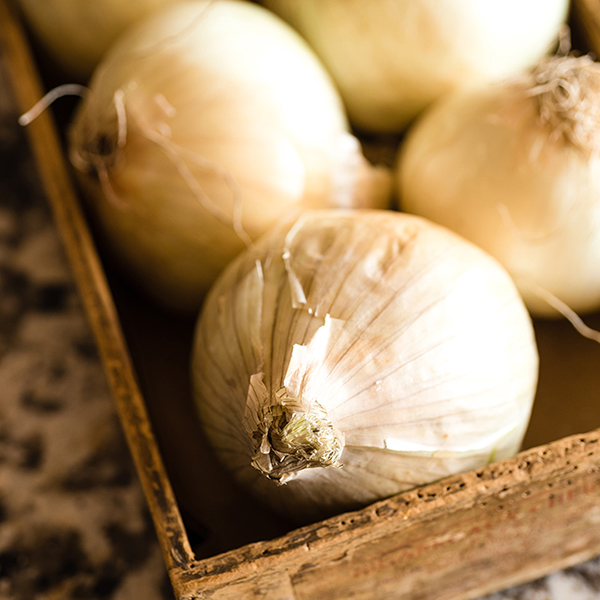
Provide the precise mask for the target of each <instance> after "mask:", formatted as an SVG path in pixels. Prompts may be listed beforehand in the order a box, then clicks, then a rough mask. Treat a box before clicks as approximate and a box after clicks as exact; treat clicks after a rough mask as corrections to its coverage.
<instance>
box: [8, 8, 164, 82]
mask: <svg viewBox="0 0 600 600" xmlns="http://www.w3.org/2000/svg"><path fill="white" fill-rule="evenodd" d="M175 1H176V0H85V1H84V0H18V2H19V4H20V6H21V9H22V12H23V14H24V16H25V18H26V20H27V23H28V24H29V26H30V27H31V29H32V30H33V32H34V33H35V35H36V37H37V38H39V40H40V42H41V43H42V45H43V46H44V48H45V49H47V51H48V52H49V54H50V55H51V56H52V58H53V59H54V61H55V62H56V64H57V65H59V66H60V67H61V68H62V69H63V70H64V72H65V74H67V75H70V76H72V77H76V78H77V79H79V80H80V81H86V80H87V79H88V78H89V76H90V75H91V74H92V71H93V70H94V68H95V67H96V66H97V65H98V63H99V62H100V60H101V59H102V57H103V56H104V54H105V53H106V51H107V50H108V48H109V47H110V45H111V44H112V43H113V42H114V41H115V40H116V39H117V37H118V36H119V35H120V34H121V33H122V32H123V31H125V29H127V27H129V26H131V25H133V24H134V23H135V22H137V21H138V20H140V19H143V18H144V17H146V16H147V15H150V14H151V13H153V12H154V11H156V10H159V9H160V8H162V7H164V6H167V5H168V4H173V3H174V2H175Z"/></svg>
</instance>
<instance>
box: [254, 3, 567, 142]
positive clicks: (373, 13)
mask: <svg viewBox="0 0 600 600" xmlns="http://www.w3.org/2000/svg"><path fill="white" fill-rule="evenodd" d="M263 4H265V5H266V6H267V7H269V8H271V9H272V10H273V11H275V12H276V13H277V14H279V15H281V16H282V17H284V18H285V19H286V20H288V21H289V22H290V23H291V24H293V25H294V26H295V27H296V28H297V29H298V30H299V31H300V32H301V33H302V34H303V35H304V36H305V37H306V39H307V40H308V41H309V42H310V44H311V45H312V46H313V47H314V48H315V50H316V51H317V53H318V54H319V56H320V57H321V59H322V60H323V62H324V63H325V64H326V66H327V67H328V68H329V71H330V72H331V74H332V75H333V77H334V79H335V81H336V83H337V84H338V86H339V89H340V91H341V93H342V96H343V98H344V101H345V103H346V106H347V108H348V112H349V115H350V118H351V120H352V122H353V123H354V124H355V125H356V126H357V127H359V128H364V129H367V130H373V131H398V130H401V129H403V128H404V127H405V126H406V125H407V123H408V122H409V121H410V120H411V119H413V118H414V117H415V116H416V115H417V114H419V113H420V112H421V111H422V110H423V109H424V108H426V107H427V106H428V105H429V104H430V103H431V102H432V101H434V100H435V99H437V98H438V97H440V96H441V95H443V94H444V93H446V92H448V91H449V90H451V89H453V88H456V87H462V86H466V85H468V86H471V85H482V84H484V85H485V84H487V83H488V82H491V81H496V80H498V79H500V78H503V77H505V76H507V75H512V74H515V73H518V72H519V71H521V70H522V69H523V68H526V67H528V66H531V65H532V64H534V63H535V62H536V61H537V60H539V59H540V58H541V57H542V56H543V55H544V54H545V53H546V52H548V50H550V49H551V47H553V46H554V45H555V44H556V42H557V41H558V37H559V29H560V28H561V26H562V25H563V24H564V21H565V19H566V16H567V11H568V7H569V1H568V0H301V1H298V0H263Z"/></svg>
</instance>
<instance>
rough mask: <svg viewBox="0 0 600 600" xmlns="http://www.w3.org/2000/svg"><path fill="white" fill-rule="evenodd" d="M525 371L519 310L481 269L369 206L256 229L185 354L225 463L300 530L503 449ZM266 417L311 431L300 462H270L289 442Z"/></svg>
mask: <svg viewBox="0 0 600 600" xmlns="http://www.w3.org/2000/svg"><path fill="white" fill-rule="evenodd" d="M537 366H538V357H537V349H536V343H535V340H534V336H533V331H532V326H531V322H530V318H529V315H528V313H527V310H526V309H525V307H524V305H523V302H522V300H521V298H520V296H519V294H518V293H517V291H516V289H515V286H514V284H513V282H512V280H511V279H510V277H509V276H508V275H507V273H506V272H505V270H504V269H503V268H502V267H501V266H500V265H499V264H498V263H497V262H496V261H495V260H494V259H492V258H491V257H490V256H489V255H487V254H486V253H484V252H483V251H482V250H480V249H479V248H477V247H476V246H475V245H474V244H471V243H470V242H467V241H466V240H463V239H462V238H460V237H459V236H457V235H456V234H454V233H452V232H450V231H449V230H446V229H444V228H442V227H439V226H437V225H434V224H432V223H430V222H428V221H426V220H424V219H420V218H418V217H414V216H411V215H406V214H402V213H397V212H393V211H377V210H373V211H368V210H362V211H361V210H347V211H343V210H337V211H327V210H325V211H308V212H307V213H304V215H302V216H301V217H300V218H299V219H298V221H297V222H295V223H293V224H291V225H288V226H286V227H283V226H281V227H279V228H276V229H275V230H274V231H272V232H271V233H270V234H267V235H265V237H264V238H263V239H262V241H261V243H260V244H259V245H258V247H257V248H256V250H255V251H248V252H244V253H243V254H242V255H240V256H239V257H238V258H237V259H236V260H235V261H234V262H233V263H232V264H231V265H229V267H228V268H227V269H226V270H225V271H224V273H223V274H222V276H221V277H220V278H219V279H218V280H217V283H216V284H215V286H214V287H213V288H212V289H211V292H210V294H209V295H208V297H207V300H206V302H205V304H204V307H203V309H202V312H201V315H200V318H199V321H198V324H197V328H196V332H195V342H194V349H193V357H192V373H193V382H194V390H195V397H196V403H197V407H198V411H199V415H200V418H201V422H202V424H203V426H204V429H205V431H206V434H207V436H208V439H209V440H210V441H211V442H212V444H213V446H214V448H215V449H216V452H217V454H218V456H219V457H220V459H221V461H222V462H223V463H224V465H225V466H226V467H227V468H228V469H229V470H230V471H231V472H232V473H233V475H234V476H235V477H236V478H237V480H238V481H239V482H240V483H241V484H242V485H244V486H245V487H246V488H248V489H249V490H251V492H252V493H254V494H256V495H257V496H258V497H259V498H261V499H262V500H263V501H265V502H266V503H268V504H269V505H271V506H272V507H273V508H274V509H275V510H278V511H280V512H284V513H287V514H288V515H291V516H292V517H294V518H296V519H298V520H299V521H303V520H308V519H314V518H321V517H324V516H327V515H330V514H332V513H337V512H341V511H343V510H348V509H354V508H357V507H360V506H363V505H365V504H367V503H370V502H373V501H375V500H377V499H381V498H383V497H386V496H390V495H392V494H395V493H397V492H400V491H403V490H406V489H408V488H412V487H414V486H417V485H419V484H423V483H426V482H430V481H432V480H436V479H439V478H442V477H444V476H446V475H449V474H452V473H456V472H460V471H466V470H469V469H473V468H478V467H481V466H483V465H486V464H487V463H488V462H490V461H493V460H495V459H501V458H504V457H507V456H508V455H511V454H513V453H515V452H516V451H517V450H518V449H519V446H520V444H521V442H522V437H523V434H524V432H525V429H526V427H527V424H528V419H529V416H530V410H531V407H532V402H533V398H534V393H535V388H536V382H537ZM282 398H287V406H288V407H289V408H286V409H285V411H284V409H283V408H282V400H281V399H282ZM276 411H284V415H285V418H284V422H286V423H287V422H292V415H293V419H294V421H295V422H296V425H297V430H298V432H299V436H298V437H299V442H305V441H306V440H307V438H308V437H310V436H309V435H308V434H307V429H309V430H312V429H310V427H309V426H308V425H307V423H310V422H311V421H312V422H313V425H314V427H313V429H314V430H315V431H314V435H315V437H316V438H317V441H316V442H315V443H314V444H312V445H309V448H310V449H309V450H307V454H310V453H312V452H314V454H315V458H314V461H312V459H311V461H312V462H314V464H312V462H311V461H308V463H306V461H305V460H304V459H303V456H302V449H301V448H302V444H301V443H300V444H299V447H295V448H293V449H292V448H290V450H289V452H287V453H283V454H281V455H280V456H279V458H277V456H276V453H275V451H274V449H273V448H274V447H275V448H277V447H278V445H279V448H280V449H281V446H280V444H281V443H282V440H284V439H286V438H287V439H288V441H289V439H290V438H291V437H293V436H292V435H290V434H289V432H287V433H282V431H283V430H282V428H281V427H276V426H273V427H271V428H270V429H268V431H267V427H266V425H265V423H266V422H268V421H269V419H270V417H271V416H272V415H273V414H274V413H276ZM263 412H264V416H263V417H261V415H263ZM278 439H279V442H278V441H277V440H278ZM261 448H262V449H261ZM340 450H342V451H341V455H340V453H339V451H340ZM304 458H306V457H304ZM269 461H272V462H271V465H270V466H271V468H269ZM278 461H280V463H281V464H280V465H278ZM252 462H254V463H255V464H256V465H257V467H260V469H259V468H255V467H253V466H252V465H251V463H252ZM328 463H331V464H332V465H333V466H319V465H326V464H328ZM283 464H287V465H288V466H289V471H290V473H289V474H288V475H285V468H283V469H280V466H281V465H283ZM307 465H308V468H303V466H307ZM335 465H337V468H336V466H335ZM282 475H283V476H282ZM278 479H280V480H281V481H283V482H284V484H283V485H281V483H280V482H278V481H277V480H278Z"/></svg>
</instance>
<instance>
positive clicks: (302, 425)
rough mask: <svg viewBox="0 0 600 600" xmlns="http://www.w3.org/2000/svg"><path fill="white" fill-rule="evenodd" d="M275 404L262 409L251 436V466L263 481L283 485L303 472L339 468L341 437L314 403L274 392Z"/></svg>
mask: <svg viewBox="0 0 600 600" xmlns="http://www.w3.org/2000/svg"><path fill="white" fill-rule="evenodd" d="M277 399H278V403H276V404H271V405H269V406H266V407H264V408H263V410H262V416H261V419H260V420H259V423H258V428H257V429H256V431H254V433H253V439H254V442H255V454H254V457H253V459H252V466H253V467H254V468H255V469H257V470H258V471H260V472H261V473H262V474H263V475H265V476H266V477H267V478H269V479H272V480H274V481H277V482H278V483H285V482H286V481H288V480H289V479H291V478H292V477H293V476H294V475H295V474H297V473H298V472H300V471H302V470H303V469H308V468H314V467H340V466H341V463H340V457H341V454H342V450H343V448H344V443H343V440H342V436H341V434H340V433H339V432H338V431H337V430H336V429H335V427H334V426H333V425H332V423H331V422H330V421H329V419H328V417H327V412H326V411H325V409H324V408H323V407H322V406H321V405H320V404H319V403H318V402H316V401H313V402H310V403H309V402H306V401H303V400H297V399H295V398H291V397H289V396H287V395H286V392H285V388H282V390H280V391H279V392H278V393H277Z"/></svg>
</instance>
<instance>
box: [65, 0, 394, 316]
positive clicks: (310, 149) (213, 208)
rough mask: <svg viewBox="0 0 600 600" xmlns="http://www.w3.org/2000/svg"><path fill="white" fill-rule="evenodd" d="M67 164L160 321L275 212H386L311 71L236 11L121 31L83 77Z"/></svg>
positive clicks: (193, 304) (197, 295)
mask: <svg viewBox="0 0 600 600" xmlns="http://www.w3.org/2000/svg"><path fill="white" fill-rule="evenodd" d="M70 155H71V160H72V162H73V164H74V166H75V167H76V169H78V171H79V173H80V181H81V183H82V186H83V189H84V191H85V193H86V197H87V198H88V199H89V207H90V213H91V215H92V216H93V217H94V220H95V222H96V223H97V224H98V225H99V229H100V232H101V234H102V237H103V240H104V242H105V245H106V247H107V248H109V249H110V251H111V253H112V254H113V255H115V257H116V259H117V261H118V263H120V264H122V266H123V269H125V270H126V272H127V274H128V275H129V276H130V278H132V279H133V280H135V281H136V282H137V284H138V285H139V286H141V287H142V288H143V289H144V290H145V291H146V292H147V293H148V294H150V295H151V296H152V297H154V298H155V299H156V300H158V301H159V302H160V303H161V304H162V305H164V306H166V307H168V308H171V309H174V310H181V311H190V312H195V311H197V309H198V307H199V305H200V303H201V300H202V297H203V294H204V293H205V291H206V290H207V288H208V287H209V286H210V284H211V283H212V282H213V280H214V278H215V277H216V276H217V274H218V273H219V272H220V271H221V269H222V268H223V267H224V266H225V265H226V264H227V263H228V262H229V261H230V260H231V259H232V258H233V257H234V256H235V255H236V254H238V253H239V252H240V251H241V250H243V249H244V248H245V247H247V246H250V245H251V244H252V240H253V239H255V238H256V237H257V236H259V235H260V234H262V233H263V232H264V231H266V230H267V229H268V228H269V227H270V226H272V225H273V224H274V223H275V222H276V221H277V220H278V219H279V218H281V217H282V216H283V215H285V214H286V213H287V212H288V211H289V210H299V209H303V208H306V207H340V206H342V207H348V206H350V207H354V206H368V207H372V206H377V207H379V206H384V205H386V204H387V203H388V202H389V182H390V177H389V173H388V172H387V171H384V170H381V169H375V168H373V167H371V165H369V164H368V163H367V161H366V160H365V158H364V157H363V155H362V151H361V147H360V145H359V143H358V141H357V140H356V138H354V137H353V136H352V135H351V134H350V133H349V130H348V123H347V120H346V115H345V112H344V109H343V106H342V103H341V100H340V98H339V96H338V94H337V91H336V89H335V87H334V86H333V84H332V82H331V80H330V78H329V76H328V74H327V73H326V71H325V69H324V68H323V67H322V65H321V64H320V62H319V61H318V59H317V58H316V57H315V55H314V54H313V53H312V51H311V50H310V49H309V47H308V45H307V44H306V43H305V42H304V41H303V40H302V39H301V38H300V36H299V35H298V34H297V33H295V32H294V31H293V30H292V28H291V27H289V26H288V25H287V24H285V23H284V22H283V21H282V20H281V19H279V18H278V17H276V16H275V15H273V14H271V13H270V12H269V11H267V10H266V9H264V8H262V7H260V6H257V5H254V4H251V3H250V2H241V1H236V0H220V1H219V2H210V1H200V0H198V1H194V2H181V3H178V4H176V5H173V6H172V7H169V8H168V9H166V10H164V11H161V12H159V13H156V14H154V15H153V16H152V17H150V18H149V19H147V20H145V21H144V22H143V23H141V24H139V25H137V26H136V27H135V28H133V29H130V30H128V31H127V33H126V34H125V35H124V36H123V37H122V38H121V39H120V40H119V42H118V43H117V44H116V45H115V46H113V48H112V49H111V51H110V52H109V54H108V55H107V56H106V57H105V59H104V60H103V62H102V63H101V65H100V67H99V68H98V70H97V71H96V73H95V74H94V77H93V78H92V81H91V86H90V93H89V94H88V95H87V96H86V98H85V100H84V102H83V104H82V106H81V107H80V110H79V111H78V113H77V115H76V117H75V120H74V123H73V126H72V128H71V132H70Z"/></svg>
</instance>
